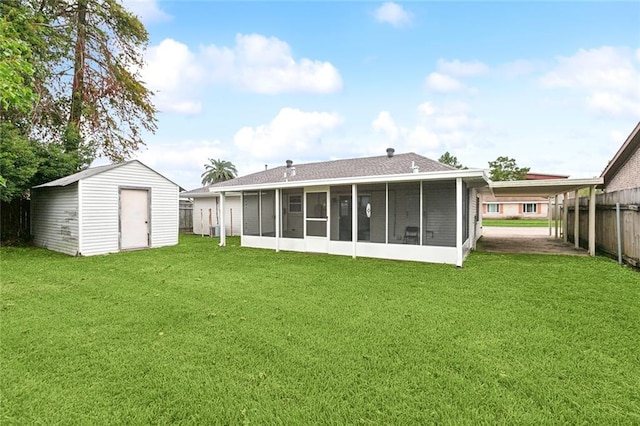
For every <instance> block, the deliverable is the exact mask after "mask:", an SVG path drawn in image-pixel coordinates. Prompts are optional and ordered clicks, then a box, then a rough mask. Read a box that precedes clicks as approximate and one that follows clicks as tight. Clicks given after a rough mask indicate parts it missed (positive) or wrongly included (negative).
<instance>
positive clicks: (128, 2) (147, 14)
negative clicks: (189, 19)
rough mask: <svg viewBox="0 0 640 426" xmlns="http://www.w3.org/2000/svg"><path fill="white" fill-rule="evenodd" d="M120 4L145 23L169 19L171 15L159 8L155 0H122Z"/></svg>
mask: <svg viewBox="0 0 640 426" xmlns="http://www.w3.org/2000/svg"><path fill="white" fill-rule="evenodd" d="M122 5H123V6H124V7H125V8H126V9H127V10H129V11H130V12H132V13H133V14H134V15H136V16H138V17H139V18H140V20H141V21H142V22H143V23H145V24H150V23H153V22H166V21H170V20H171V15H169V14H168V13H166V12H165V11H163V10H162V9H160V7H159V6H158V1H157V0H124V1H123V2H122Z"/></svg>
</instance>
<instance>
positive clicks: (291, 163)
mask: <svg viewBox="0 0 640 426" xmlns="http://www.w3.org/2000/svg"><path fill="white" fill-rule="evenodd" d="M291 166H293V161H291V160H287V169H290V168H291Z"/></svg>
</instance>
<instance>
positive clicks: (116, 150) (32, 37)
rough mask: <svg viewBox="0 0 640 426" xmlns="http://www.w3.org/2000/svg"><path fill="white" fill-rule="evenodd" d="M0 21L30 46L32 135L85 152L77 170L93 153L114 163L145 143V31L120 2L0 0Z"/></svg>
mask: <svg viewBox="0 0 640 426" xmlns="http://www.w3.org/2000/svg"><path fill="white" fill-rule="evenodd" d="M0 16H6V17H8V18H7V20H8V22H10V24H11V25H12V26H13V27H14V28H15V31H17V32H18V33H20V35H21V36H23V37H22V39H23V40H25V41H26V42H27V43H29V44H30V46H31V52H32V55H33V64H34V68H35V73H34V82H33V89H34V91H35V92H36V94H37V97H38V102H37V104H36V106H35V108H34V109H33V111H32V114H31V115H30V116H29V117H28V120H27V121H28V122H29V124H30V135H31V136H33V137H36V138H37V139H39V140H41V141H42V142H51V141H58V142H60V141H64V147H65V151H66V152H68V153H72V152H75V153H79V152H80V153H84V154H86V152H87V149H90V152H91V156H90V158H82V156H81V157H80V158H79V160H80V161H79V162H78V164H79V165H80V166H82V165H86V164H88V163H90V162H91V160H92V159H93V158H95V157H96V156H105V157H107V158H109V159H111V160H114V161H120V160H123V159H125V158H127V157H129V156H130V155H131V154H132V153H133V152H135V151H136V150H137V149H138V148H139V147H140V146H142V145H144V141H143V140H142V136H143V135H142V134H143V132H144V131H149V132H154V131H155V129H156V118H155V113H156V110H155V107H154V106H153V104H152V102H151V95H152V93H151V92H150V91H149V90H148V89H147V88H146V87H145V86H144V84H143V83H142V81H141V80H140V75H139V71H140V69H141V68H142V66H143V60H144V57H143V54H144V49H145V48H146V46H147V43H148V34H147V31H146V30H145V28H144V26H143V25H142V23H141V22H140V21H139V19H138V18H137V17H136V16H134V15H133V14H131V13H130V12H128V11H127V10H126V9H125V8H124V7H123V6H122V4H121V3H120V1H118V0H22V1H18V0H3V1H2V2H1V3H0ZM21 16H26V17H27V19H26V21H25V20H20V19H18V18H19V17H21ZM87 162H88V163H87Z"/></svg>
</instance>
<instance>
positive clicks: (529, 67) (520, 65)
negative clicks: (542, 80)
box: [499, 59, 540, 78]
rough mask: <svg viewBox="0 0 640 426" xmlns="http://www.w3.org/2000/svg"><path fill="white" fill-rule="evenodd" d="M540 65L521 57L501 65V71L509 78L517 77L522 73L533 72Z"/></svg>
mask: <svg viewBox="0 0 640 426" xmlns="http://www.w3.org/2000/svg"><path fill="white" fill-rule="evenodd" d="M539 67H540V65H539V64H536V63H535V62H532V61H526V60H522V59H519V60H516V61H513V62H507V63H505V64H502V65H500V67H499V71H500V73H501V74H502V75H505V76H506V77H507V78H516V77H520V76H522V75H527V74H531V73H533V72H534V71H536V69H538V68H539Z"/></svg>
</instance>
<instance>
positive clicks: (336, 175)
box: [180, 152, 456, 196]
mask: <svg viewBox="0 0 640 426" xmlns="http://www.w3.org/2000/svg"><path fill="white" fill-rule="evenodd" d="M412 166H416V167H418V168H419V171H420V172H421V173H422V172H442V171H454V170H456V169H455V168H453V167H451V166H447V165H445V164H442V163H439V162H437V161H434V160H431V159H429V158H427V157H423V156H422V155H418V154H416V153H413V152H409V153H406V154H396V155H393V156H392V157H389V156H387V155H381V156H376V157H362V158H349V159H344V160H333V161H322V162H317V163H305V164H293V167H294V168H295V175H292V174H291V169H288V167H287V166H279V167H275V168H273V169H269V170H264V171H261V172H257V173H252V174H250V175H246V176H241V177H237V178H235V179H231V180H228V181H225V182H219V183H216V184H214V185H210V186H205V187H202V188H197V189H194V190H192V191H187V192H183V193H182V194H180V195H181V196H190V195H196V194H204V193H210V192H214V191H216V190H217V189H224V188H227V187H237V186H249V185H264V184H276V183H279V182H285V181H286V182H309V181H324V180H330V179H341V178H342V179H344V178H352V177H354V178H355V177H364V176H386V175H399V174H405V173H412V172H413V170H412V168H411V167H412ZM287 170H289V173H287V177H286V178H285V172H287Z"/></svg>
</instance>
